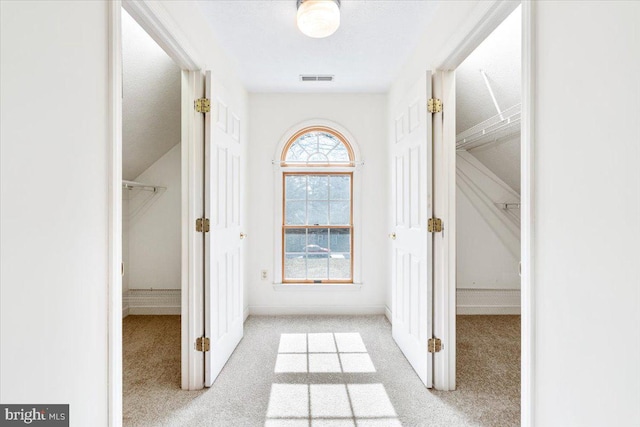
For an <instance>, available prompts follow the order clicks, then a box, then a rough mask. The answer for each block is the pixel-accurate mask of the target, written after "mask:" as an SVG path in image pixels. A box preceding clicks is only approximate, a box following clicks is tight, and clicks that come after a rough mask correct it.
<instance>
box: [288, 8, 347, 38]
mask: <svg viewBox="0 0 640 427" xmlns="http://www.w3.org/2000/svg"><path fill="white" fill-rule="evenodd" d="M297 21H298V28H299V29H300V31H302V33H303V34H305V35H307V36H309V37H313V38H316V39H321V38H323V37H329V36H330V35H331V34H333V33H335V32H336V30H337V29H338V27H339V26H340V0H298V16H297Z"/></svg>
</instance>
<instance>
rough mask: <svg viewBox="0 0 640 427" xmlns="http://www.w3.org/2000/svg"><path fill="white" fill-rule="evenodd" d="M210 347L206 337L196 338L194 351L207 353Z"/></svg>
mask: <svg viewBox="0 0 640 427" xmlns="http://www.w3.org/2000/svg"><path fill="white" fill-rule="evenodd" d="M210 346H211V344H210V342H209V338H207V337H199V338H196V351H202V352H207V351H209V347H210Z"/></svg>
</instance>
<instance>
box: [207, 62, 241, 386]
mask: <svg viewBox="0 0 640 427" xmlns="http://www.w3.org/2000/svg"><path fill="white" fill-rule="evenodd" d="M206 94H207V98H209V99H210V100H211V111H210V112H209V113H207V114H206V116H205V217H206V218H209V221H210V230H209V232H208V233H206V234H205V289H204V301H205V336H206V337H208V338H209V340H210V344H211V347H210V350H209V351H208V352H207V353H205V381H204V383H205V386H207V387H210V386H211V385H212V384H213V382H214V381H215V379H216V377H217V376H218V374H219V373H220V371H221V370H222V368H223V367H224V365H225V363H227V360H229V357H230V356H231V353H233V350H235V348H236V346H237V345H238V343H239V342H240V340H241V339H242V335H243V278H242V237H243V235H241V233H242V231H241V228H240V225H241V217H240V215H241V211H240V207H241V206H240V203H241V198H240V195H241V185H242V183H241V180H240V178H241V176H242V175H241V171H240V167H241V165H242V162H241V154H242V149H241V145H240V118H239V115H237V114H234V112H233V111H232V110H231V108H229V106H228V103H227V102H225V97H226V96H227V94H226V91H225V88H224V86H223V85H221V84H220V83H219V82H217V81H216V80H215V78H213V77H212V74H211V72H210V71H208V72H207V76H206Z"/></svg>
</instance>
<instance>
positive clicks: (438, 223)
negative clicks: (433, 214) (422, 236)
mask: <svg viewBox="0 0 640 427" xmlns="http://www.w3.org/2000/svg"><path fill="white" fill-rule="evenodd" d="M427 228H428V230H429V233H441V232H442V220H441V219H440V218H429V222H428V227H427Z"/></svg>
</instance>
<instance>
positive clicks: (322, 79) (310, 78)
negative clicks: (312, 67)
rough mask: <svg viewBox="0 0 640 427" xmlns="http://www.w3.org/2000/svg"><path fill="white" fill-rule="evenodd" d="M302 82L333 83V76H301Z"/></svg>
mask: <svg viewBox="0 0 640 427" xmlns="http://www.w3.org/2000/svg"><path fill="white" fill-rule="evenodd" d="M300 81H301V82H332V81H333V76H332V75H329V74H301V75H300Z"/></svg>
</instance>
